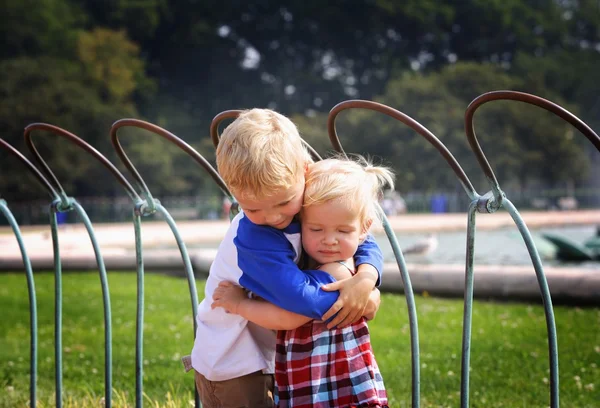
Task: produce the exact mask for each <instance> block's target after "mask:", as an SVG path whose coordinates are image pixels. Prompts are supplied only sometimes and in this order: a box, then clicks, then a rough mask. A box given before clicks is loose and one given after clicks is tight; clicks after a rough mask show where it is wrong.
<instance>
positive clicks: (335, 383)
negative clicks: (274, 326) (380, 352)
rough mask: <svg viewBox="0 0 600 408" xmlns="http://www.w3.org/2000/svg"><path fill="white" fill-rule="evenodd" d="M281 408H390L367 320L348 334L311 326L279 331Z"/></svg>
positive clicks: (277, 371) (277, 365)
mask: <svg viewBox="0 0 600 408" xmlns="http://www.w3.org/2000/svg"><path fill="white" fill-rule="evenodd" d="M275 381H276V383H277V389H278V392H279V405H278V406H279V407H280V408H288V407H293V408H329V407H336V408H337V407H339V408H342V407H344V408H346V407H387V406H388V405H387V395H386V392H385V388H384V386H383V378H382V377H381V373H380V372H379V367H377V362H376V361H375V356H374V355H373V349H372V348H371V343H370V337H369V328H368V326H367V323H366V321H365V319H364V318H362V319H361V320H359V321H358V322H356V323H354V324H353V325H351V326H349V327H345V328H343V329H333V330H329V329H327V326H326V325H325V324H324V323H321V322H316V321H313V322H309V323H307V324H305V325H303V326H301V327H298V328H297V329H294V330H280V331H279V332H277V348H276V355H275Z"/></svg>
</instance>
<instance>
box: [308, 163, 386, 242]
mask: <svg viewBox="0 0 600 408" xmlns="http://www.w3.org/2000/svg"><path fill="white" fill-rule="evenodd" d="M386 185H387V186H389V188H390V189H393V188H394V176H393V173H392V171H391V170H390V169H389V168H387V167H381V166H374V165H373V164H372V163H371V162H369V161H368V160H367V159H365V158H364V157H362V156H358V155H357V156H355V157H354V160H352V159H348V158H343V157H339V158H330V159H325V160H321V161H318V162H316V163H313V164H311V165H310V166H309V167H308V174H307V176H306V186H305V190H304V203H303V208H306V207H310V206H312V205H319V204H324V203H327V202H330V201H333V200H339V201H340V202H341V203H342V204H343V205H345V206H347V207H348V208H349V209H351V210H352V211H355V212H356V213H357V214H358V216H359V218H360V220H361V226H362V227H363V230H364V231H366V230H368V229H369V226H370V225H371V223H372V222H377V223H381V213H380V211H378V205H377V202H378V199H379V197H380V193H381V191H382V190H383V187H385V186H386Z"/></svg>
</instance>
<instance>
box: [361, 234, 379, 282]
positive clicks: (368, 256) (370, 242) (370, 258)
mask: <svg viewBox="0 0 600 408" xmlns="http://www.w3.org/2000/svg"><path fill="white" fill-rule="evenodd" d="M354 264H355V265H356V267H357V274H358V273H366V274H369V276H370V277H371V278H375V279H376V281H375V286H379V285H381V275H382V273H383V254H382V253H381V248H379V245H377V242H375V238H373V236H372V235H371V234H368V235H367V238H366V239H365V240H364V242H363V243H362V244H360V245H359V246H358V249H357V250H356V253H355V254H354Z"/></svg>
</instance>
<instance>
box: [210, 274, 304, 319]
mask: <svg viewBox="0 0 600 408" xmlns="http://www.w3.org/2000/svg"><path fill="white" fill-rule="evenodd" d="M215 307H222V308H223V309H225V311H226V312H228V313H233V314H237V315H240V316H242V317H243V318H244V319H246V320H249V321H251V322H253V323H256V324H258V325H259V326H262V327H264V328H266V329H272V330H292V329H295V328H297V327H300V326H302V325H303V324H305V323H307V322H310V321H311V320H312V319H311V318H310V317H306V316H302V315H299V314H297V313H293V312H288V311H287V310H285V309H282V308H280V307H278V306H275V305H274V304H272V303H269V302H266V301H264V300H262V299H250V298H248V296H247V293H246V291H245V290H244V289H243V288H241V287H240V286H237V285H234V284H233V283H231V282H226V281H223V282H221V283H219V286H218V287H217V288H216V289H215V291H214V293H213V303H212V305H211V308H213V309H214V308H215Z"/></svg>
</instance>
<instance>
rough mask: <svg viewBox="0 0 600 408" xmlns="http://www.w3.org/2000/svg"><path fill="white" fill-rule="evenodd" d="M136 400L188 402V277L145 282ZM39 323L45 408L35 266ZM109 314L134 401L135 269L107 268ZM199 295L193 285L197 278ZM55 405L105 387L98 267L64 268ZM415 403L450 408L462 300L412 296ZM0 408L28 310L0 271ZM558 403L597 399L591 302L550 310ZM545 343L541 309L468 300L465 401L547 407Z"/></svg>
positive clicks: (17, 369)
mask: <svg viewBox="0 0 600 408" xmlns="http://www.w3.org/2000/svg"><path fill="white" fill-rule="evenodd" d="M145 283H146V286H145V295H146V309H145V328H144V333H145V334H144V336H145V338H144V360H145V362H144V393H145V394H146V401H145V406H153V407H154V406H164V407H180V406H191V405H190V400H192V399H193V376H192V375H191V373H187V374H186V373H184V372H183V367H182V365H181V363H180V362H179V358H180V356H181V355H183V354H186V353H189V351H190V350H191V347H192V344H193V333H192V324H193V323H192V316H191V304H190V300H189V294H188V288H187V282H186V281H185V280H184V279H181V278H173V277H167V276H162V275H154V274H148V275H146V279H145ZM35 284H36V289H37V301H38V316H39V318H38V320H39V359H38V361H39V369H38V406H40V407H46V406H53V405H54V396H53V393H54V278H53V275H52V274H36V275H35ZM109 284H110V295H111V302H112V317H113V318H112V321H113V388H114V390H115V391H114V393H113V405H114V406H120V407H125V406H132V402H133V395H134V387H135V374H134V361H135V305H136V299H135V291H136V289H135V288H136V283H135V274H134V273H109ZM197 284H198V292H199V294H202V293H203V285H204V283H203V282H202V281H198V282H197ZM63 285H64V289H63V296H64V305H63V312H64V313H63V326H64V328H63V346H64V357H63V359H64V362H63V367H64V380H63V381H64V385H63V387H64V401H65V407H80V406H99V401H100V399H101V398H102V397H103V394H104V391H103V388H104V369H103V367H104V345H103V342H104V341H103V339H104V331H103V315H102V301H101V299H102V298H101V292H100V284H99V278H98V275H97V274H92V273H78V274H73V273H71V274H65V275H63ZM416 301H417V307H418V312H419V336H420V346H421V407H424V408H427V407H456V406H458V405H459V390H460V350H461V330H462V329H461V327H462V300H450V299H436V298H431V297H422V296H418V297H417V299H416ZM0 310H1V311H2V318H1V319H0V406H2V407H4V406H6V407H14V406H25V405H26V401H27V400H28V397H29V307H28V297H27V288H26V281H25V276H24V274H22V273H21V274H1V275H0ZM555 316H556V323H557V330H558V335H559V337H558V344H559V358H560V394H561V405H562V406H564V407H595V406H598V401H600V371H599V368H598V365H600V309H599V308H586V309H581V308H577V307H562V306H561V307H556V308H555ZM370 327H371V333H372V341H373V345H374V348H375V353H376V356H377V360H378V363H379V365H380V367H381V370H382V373H383V375H384V381H385V383H386V387H387V390H388V395H389V397H390V402H391V406H392V407H409V406H410V398H411V397H410V389H411V379H410V378H411V375H410V370H411V369H410V339H409V330H408V319H407V309H406V302H405V299H404V297H403V296H397V295H389V294H386V295H384V296H383V302H382V306H381V309H380V311H379V313H378V315H377V318H376V319H375V321H373V322H371V323H370ZM547 360H548V358H547V340H546V328H545V318H544V312H543V308H542V307H541V306H540V305H528V304H516V303H493V302H477V301H476V302H475V307H474V312H473V341H472V355H471V393H470V396H471V407H547V406H549V389H548V384H547V381H548V379H549V373H548V362H547Z"/></svg>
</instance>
